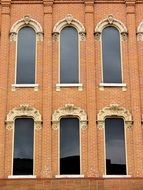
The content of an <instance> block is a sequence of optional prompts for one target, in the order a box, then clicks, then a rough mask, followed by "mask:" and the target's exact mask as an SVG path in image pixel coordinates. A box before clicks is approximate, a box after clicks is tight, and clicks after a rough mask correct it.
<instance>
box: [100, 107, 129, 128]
mask: <svg viewBox="0 0 143 190" xmlns="http://www.w3.org/2000/svg"><path fill="white" fill-rule="evenodd" d="M106 118H123V119H124V123H125V127H126V128H131V127H132V125H133V120H132V115H131V113H130V112H129V110H127V109H125V108H123V107H120V106H119V105H118V104H110V106H108V107H105V108H103V109H102V110H100V111H99V113H98V115H97V127H98V129H103V128H104V127H105V119H106Z"/></svg>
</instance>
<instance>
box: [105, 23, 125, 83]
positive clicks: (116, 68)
mask: <svg viewBox="0 0 143 190" xmlns="http://www.w3.org/2000/svg"><path fill="white" fill-rule="evenodd" d="M102 57H103V82H104V83H121V82H122V77H121V55H120V35H119V31H118V30H117V29H116V28H114V27H106V28H105V29H104V30H103V32H102Z"/></svg>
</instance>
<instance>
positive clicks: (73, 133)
mask: <svg viewBox="0 0 143 190" xmlns="http://www.w3.org/2000/svg"><path fill="white" fill-rule="evenodd" d="M79 146H80V145H79V120H78V119H76V118H62V119H61V121H60V174H80V148H79Z"/></svg>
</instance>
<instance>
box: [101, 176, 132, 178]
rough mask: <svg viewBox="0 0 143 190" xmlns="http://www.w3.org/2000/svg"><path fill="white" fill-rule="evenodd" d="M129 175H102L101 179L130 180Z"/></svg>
mask: <svg viewBox="0 0 143 190" xmlns="http://www.w3.org/2000/svg"><path fill="white" fill-rule="evenodd" d="M130 177H131V175H103V178H130Z"/></svg>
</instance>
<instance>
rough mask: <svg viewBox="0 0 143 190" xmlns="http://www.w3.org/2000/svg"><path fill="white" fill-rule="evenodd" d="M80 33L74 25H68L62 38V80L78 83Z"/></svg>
mask: <svg viewBox="0 0 143 190" xmlns="http://www.w3.org/2000/svg"><path fill="white" fill-rule="evenodd" d="M78 72H79V71H78V33H77V30H76V29H74V28H73V27H66V28H64V29H63V30H62V32H61V39H60V82H61V83H78V82H79V76H78Z"/></svg>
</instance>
